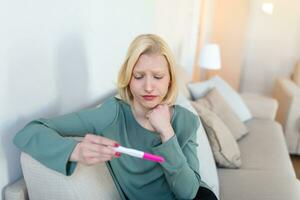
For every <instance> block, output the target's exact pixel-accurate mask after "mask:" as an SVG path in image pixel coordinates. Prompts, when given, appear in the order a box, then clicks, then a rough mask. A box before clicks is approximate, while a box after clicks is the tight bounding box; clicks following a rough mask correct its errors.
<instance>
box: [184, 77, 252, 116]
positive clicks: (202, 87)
mask: <svg viewBox="0 0 300 200" xmlns="http://www.w3.org/2000/svg"><path fill="white" fill-rule="evenodd" d="M213 87H216V88H218V90H219V91H220V92H221V94H222V96H223V97H224V98H225V100H226V101H227V103H228V104H229V105H230V107H231V108H232V109H233V110H234V111H235V112H236V114H237V115H238V116H239V118H240V119H241V120H242V121H247V120H249V119H251V118H252V116H251V113H250V111H249V109H248V108H247V106H246V104H245V103H244V102H243V99H242V98H241V97H240V95H239V94H238V93H237V92H236V91H235V90H234V89H233V88H232V87H231V86H230V85H229V84H228V83H226V82H225V81H224V80H223V79H221V78H220V77H219V76H214V77H213V78H211V79H209V80H207V81H203V82H198V83H190V84H188V88H189V90H190V92H191V95H192V97H193V99H194V100H197V99H199V98H201V97H203V96H205V95H206V94H207V92H208V91H209V90H211V89H212V88H213Z"/></svg>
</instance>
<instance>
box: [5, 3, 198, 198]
mask: <svg viewBox="0 0 300 200" xmlns="http://www.w3.org/2000/svg"><path fill="white" fill-rule="evenodd" d="M166 2H167V1H159V0H156V1H152V0H127V1H123V0H111V1H105V0H90V1H83V0H72V1H71V0H52V1H38V0H27V1H22V0H10V1H5V2H4V1H0V44H1V45H0V86H1V89H0V111H1V112H0V121H1V123H0V188H1V190H2V197H3V188H4V187H5V186H6V185H8V184H9V183H12V182H14V181H15V180H16V179H18V178H19V177H20V176H21V170H20V164H19V153H20V152H19V151H18V150H17V149H16V148H15V147H14V145H13V144H12V138H13V137H14V135H15V133H16V132H17V131H18V130H20V129H21V128H22V127H23V126H24V125H25V124H26V123H28V122H29V121H31V120H33V119H35V118H39V117H51V116H55V115H60V114H64V113H68V112H72V111H75V110H78V109H81V108H83V107H86V106H91V105H95V103H96V102H98V101H99V100H101V99H102V98H103V97H104V96H106V95H108V94H110V93H111V91H112V90H113V89H114V88H115V83H116V77H117V72H118V69H119V66H120V64H121V63H122V61H123V59H124V57H125V53H126V50H127V47H128V45H129V43H130V42H131V41H132V39H133V38H134V37H135V36H136V35H138V34H140V33H148V32H153V33H159V34H161V35H162V36H163V37H164V38H165V39H166V40H167V41H168V42H169V43H170V46H171V47H172V49H173V51H174V53H175V56H176V57H177V58H178V60H179V63H181V64H183V65H185V66H187V67H188V68H189V66H188V65H189V63H190V62H191V63H192V61H193V55H192V54H190V50H188V49H189V48H190V47H193V46H195V44H194V42H195V37H196V36H195V35H194V34H196V32H195V30H196V28H193V26H194V25H195V24H197V23H196V21H197V19H198V17H197V14H198V13H197V12H198V11H197V9H194V8H193V5H194V4H195V3H196V4H197V0H193V1H182V0H177V1H174V2H173V1H168V4H166ZM173 11H174V12H173ZM180 27H181V28H180ZM178 31H179V32H178ZM191 67H192V66H191Z"/></svg>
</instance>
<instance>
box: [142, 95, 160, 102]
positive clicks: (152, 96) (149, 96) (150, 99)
mask: <svg viewBox="0 0 300 200" xmlns="http://www.w3.org/2000/svg"><path fill="white" fill-rule="evenodd" d="M156 97H157V96H155V95H143V98H144V99H145V100H146V101H152V100H153V99H155V98H156Z"/></svg>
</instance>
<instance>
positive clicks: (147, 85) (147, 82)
mask: <svg viewBox="0 0 300 200" xmlns="http://www.w3.org/2000/svg"><path fill="white" fill-rule="evenodd" d="M144 89H145V91H146V92H152V90H153V83H152V80H151V78H146V79H145V84H144Z"/></svg>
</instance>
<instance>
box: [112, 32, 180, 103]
mask: <svg viewBox="0 0 300 200" xmlns="http://www.w3.org/2000/svg"><path fill="white" fill-rule="evenodd" d="M142 54H147V55H151V54H160V55H163V56H164V57H165V58H166V60H167V62H168V68H169V73H170V86H169V89H168V92H167V94H166V96H165V97H164V99H163V102H162V103H166V104H169V105H172V104H174V101H175V99H176V97H177V92H178V88H177V80H176V74H175V60H174V57H173V54H172V52H171V49H170V48H169V46H168V45H167V43H166V42H165V41H164V40H163V39H162V38H160V37H159V36H157V35H154V34H144V35H139V36H138V37H136V38H135V39H134V40H133V41H132V43H131V44H130V46H129V48H128V51H127V55H126V58H125V61H124V63H123V65H122V66H121V69H120V71H119V75H118V82H117V87H118V92H119V95H120V97H121V98H122V99H123V100H124V101H125V102H127V103H129V104H131V102H132V100H133V95H132V94H131V91H130V88H129V84H130V80H131V77H132V71H133V68H134V66H135V64H136V63H137V61H138V59H139V57H140V56H141V55H142Z"/></svg>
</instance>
